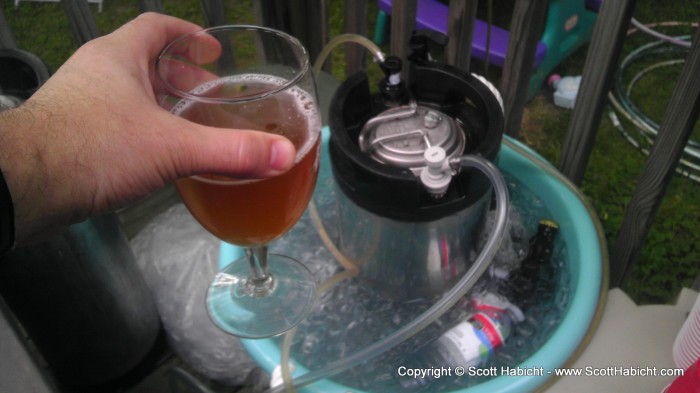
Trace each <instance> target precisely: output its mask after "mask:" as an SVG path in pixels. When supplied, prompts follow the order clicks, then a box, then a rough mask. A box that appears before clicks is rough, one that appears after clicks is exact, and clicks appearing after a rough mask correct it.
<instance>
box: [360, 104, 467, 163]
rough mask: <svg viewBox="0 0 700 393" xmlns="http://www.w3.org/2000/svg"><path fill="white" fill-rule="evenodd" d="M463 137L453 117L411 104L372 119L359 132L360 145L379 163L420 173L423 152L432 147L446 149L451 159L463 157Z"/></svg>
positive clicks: (363, 150) (389, 110) (387, 111)
mask: <svg viewBox="0 0 700 393" xmlns="http://www.w3.org/2000/svg"><path fill="white" fill-rule="evenodd" d="M464 134H465V133H464V132H463V131H462V129H461V128H460V126H459V125H458V124H457V123H456V122H455V120H454V119H452V118H451V117H450V116H448V115H446V114H444V113H443V112H441V111H439V110H437V109H433V108H429V107H425V106H419V105H416V103H415V102H411V104H410V105H404V106H400V107H396V108H391V109H388V110H386V111H384V112H382V113H380V114H379V115H377V116H376V117H374V118H372V119H370V120H369V121H368V122H367V123H366V124H365V125H364V127H363V128H362V130H361V131H360V136H359V145H360V149H361V150H362V152H364V153H365V154H368V155H369V156H370V157H372V158H373V159H374V160H376V161H379V162H381V163H384V164H389V165H393V166H397V167H400V168H409V169H411V170H412V171H413V172H414V173H416V174H418V173H419V172H420V169H421V168H423V167H425V160H424V153H425V151H426V150H427V149H429V148H431V147H435V146H439V147H441V148H443V149H444V150H445V153H446V154H447V157H448V158H451V157H454V156H456V155H459V154H462V152H463V151H464V146H465V143H466V142H465V136H464Z"/></svg>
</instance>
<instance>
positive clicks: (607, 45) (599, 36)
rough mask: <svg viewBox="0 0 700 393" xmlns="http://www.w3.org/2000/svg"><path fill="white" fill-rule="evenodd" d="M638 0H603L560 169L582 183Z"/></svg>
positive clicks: (565, 141)
mask: <svg viewBox="0 0 700 393" xmlns="http://www.w3.org/2000/svg"><path fill="white" fill-rule="evenodd" d="M634 4H635V1H634V0H616V1H603V5H602V7H601V9H600V12H599V13H598V19H597V20H596V23H595V26H594V27H593V35H592V37H591V43H590V46H589V48H588V54H587V55H586V61H585V63H584V65H583V75H582V78H581V86H580V88H579V91H578V96H577V98H576V105H575V106H574V110H573V113H572V114H571V121H570V122H569V128H568V130H567V133H566V137H565V139H564V146H563V148H562V156H561V161H560V163H559V169H560V170H561V172H562V173H563V174H564V175H566V176H567V177H568V178H569V179H570V180H571V181H572V182H573V183H574V184H577V185H579V184H581V181H582V180H583V174H584V172H585V171H586V166H588V159H589V157H590V155H591V150H592V149H593V142H594V141H595V136H596V133H597V131H598V126H599V125H600V116H601V114H602V111H603V107H604V106H605V105H606V102H607V99H606V97H607V94H608V91H609V90H610V85H611V83H612V79H613V75H614V72H615V70H616V69H617V66H618V63H619V60H620V53H621V51H622V43H623V42H624V39H625V36H626V33H627V27H628V25H629V21H630V19H631V17H632V11H634Z"/></svg>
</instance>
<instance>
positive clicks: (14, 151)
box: [0, 102, 70, 244]
mask: <svg viewBox="0 0 700 393" xmlns="http://www.w3.org/2000/svg"><path fill="white" fill-rule="evenodd" d="M37 105H40V104H37V103H33V102H27V103H25V104H24V105H22V106H20V107H19V108H16V109H13V110H10V111H5V112H2V113H0V168H2V172H3V175H4V177H5V182H6V184H7V188H8V191H9V195H10V197H11V201H12V207H13V209H12V210H13V217H12V218H11V221H12V222H13V225H14V233H15V239H16V242H17V243H19V244H22V243H26V242H27V241H28V240H31V238H32V237H34V236H36V235H38V234H41V233H44V232H50V231H51V230H52V228H51V225H47V224H50V223H56V224H59V223H63V222H67V221H68V217H63V216H65V215H66V214H68V213H67V209H66V208H65V206H60V203H61V202H60V201H65V200H66V197H68V198H70V196H69V195H61V194H67V193H69V191H68V190H61V188H60V184H61V183H62V179H61V178H60V176H61V175H60V174H61V173H65V172H64V171H63V170H60V171H59V170H57V169H58V168H56V165H57V164H56V163H54V162H53V161H55V159H54V157H53V155H51V154H50V151H51V149H49V148H47V147H49V146H50V145H51V144H56V141H53V142H52V136H51V135H50V134H51V131H50V129H47V126H48V125H51V126H52V127H60V126H62V124H61V123H62V122H61V121H60V119H51V117H52V115H51V112H50V111H48V110H39V109H40V108H36V106H37ZM41 109H43V108H41ZM54 148H59V149H60V146H54ZM52 173H53V174H55V175H52ZM3 214H7V212H4V213H3Z"/></svg>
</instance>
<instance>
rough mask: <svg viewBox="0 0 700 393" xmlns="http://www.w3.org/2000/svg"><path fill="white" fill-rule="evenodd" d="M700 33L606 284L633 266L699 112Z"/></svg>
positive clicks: (634, 199)
mask: <svg viewBox="0 0 700 393" xmlns="http://www.w3.org/2000/svg"><path fill="white" fill-rule="evenodd" d="M699 39H700V29H698V30H696V32H695V35H694V37H693V41H692V42H693V44H692V46H691V48H690V53H689V54H688V58H687V59H686V62H685V66H683V71H681V75H680V77H679V78H678V81H677V82H676V87H675V88H674V90H673V94H672V96H671V100H670V101H669V103H668V107H667V109H666V113H665V114H664V118H663V120H662V121H661V125H660V127H659V132H658V134H657V136H656V139H655V141H654V145H653V146H652V148H651V151H650V152H649V157H647V159H646V161H645V162H644V167H643V169H642V175H641V176H640V178H639V182H638V183H637V188H636V189H635V191H634V195H633V196H632V200H631V201H630V203H629V205H628V206H627V209H626V210H625V216H624V219H623V221H622V226H621V228H620V233H619V234H618V236H617V239H616V241H615V245H614V248H613V251H612V258H611V259H610V260H611V263H612V266H611V269H610V273H611V276H610V284H611V285H612V286H613V287H615V286H620V285H622V284H623V283H624V281H625V279H626V278H627V276H628V274H629V272H630V269H631V268H632V266H633V265H634V263H636V261H637V258H638V256H639V251H640V250H641V247H642V245H643V244H644V239H646V236H647V234H648V233H649V228H650V227H651V223H652V221H653V219H654V217H655V216H656V212H657V211H658V209H659V205H661V201H662V199H663V196H664V194H665V193H666V189H667V188H668V184H669V182H670V181H671V178H672V177H673V175H674V174H675V169H676V166H677V165H678V161H679V160H680V158H681V155H682V154H683V149H684V148H685V146H686V144H687V143H688V139H689V138H690V135H691V133H692V132H693V128H694V126H695V123H696V122H697V119H698V112H699V111H700V78H698V75H700V43H699V42H698V40H699Z"/></svg>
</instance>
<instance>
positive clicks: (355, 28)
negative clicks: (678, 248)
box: [0, 0, 700, 287]
mask: <svg viewBox="0 0 700 393" xmlns="http://www.w3.org/2000/svg"><path fill="white" fill-rule="evenodd" d="M367 1H368V0H349V1H346V2H345V7H346V12H345V14H344V15H345V26H344V31H345V32H353V33H361V34H365V33H366V30H367V18H366V17H365V16H366V10H367ZM62 3H63V4H64V7H65V10H66V14H67V15H68V20H69V22H70V26H71V30H72V32H73V36H74V40H75V42H76V44H78V45H82V44H83V43H85V42H87V41H88V40H90V39H92V38H95V37H96V36H97V35H98V34H99V32H98V31H97V28H96V27H95V23H94V21H93V19H92V16H91V13H90V11H89V9H88V4H87V2H86V1H85V0H63V1H62ZM547 3H548V2H547V1H546V0H520V1H516V2H515V6H514V11H513V16H512V20H511V38H510V41H509V44H508V52H507V56H506V63H505V65H504V68H503V75H502V81H501V84H500V91H501V94H502V96H503V99H504V103H505V111H506V114H505V116H506V130H505V131H506V133H507V134H509V135H511V136H513V137H516V138H517V137H518V133H519V129H520V124H521V121H522V116H523V109H524V107H525V104H526V100H527V85H528V81H529V78H530V74H531V72H532V63H533V59H534V53H535V49H536V46H537V39H538V36H537V35H538V34H539V33H540V32H539V31H538V28H537V27H538V26H540V25H542V21H543V20H544V18H545V14H546V8H547ZM202 4H203V10H204V13H205V21H206V23H207V24H209V25H217V24H224V23H226V20H224V15H225V13H224V12H223V7H224V2H223V0H202ZM254 4H255V7H256V9H255V11H256V15H257V18H258V19H257V21H258V23H259V24H262V25H266V26H270V27H274V28H278V29H281V30H285V31H287V32H289V33H291V34H292V35H295V36H297V37H299V38H300V40H302V42H303V43H304V44H305V45H306V46H307V48H308V50H309V52H310V54H311V56H312V57H314V56H316V55H317V54H318V53H319V52H320V51H321V49H322V48H323V46H324V45H325V43H326V42H327V41H328V40H329V28H328V9H327V2H326V1H324V0H289V1H282V0H260V1H255V2H254ZM476 5H477V1H476V0H452V1H450V5H449V7H450V8H449V10H450V12H449V22H448V35H449V36H450V38H451V40H450V42H449V44H448V46H447V53H446V58H447V60H448V62H450V63H451V64H453V65H455V66H457V67H459V68H461V69H463V70H465V71H468V68H469V57H470V45H467V44H466V43H468V42H471V38H472V37H473V26H474V20H475V16H476ZM634 5H635V1H634V0H618V1H604V2H603V3H602V8H601V9H600V11H599V15H598V18H597V22H596V25H595V28H594V31H593V36H592V38H591V42H590V47H589V50H588V55H587V58H586V62H585V64H584V68H583V78H582V83H581V86H580V90H579V94H578V98H577V103H576V106H575V108H574V110H573V113H572V117H571V122H570V124H569V127H568V130H567V133H566V137H565V140H564V144H563V150H562V154H561V161H560V162H559V169H560V170H561V171H562V173H564V175H566V176H567V177H568V178H569V179H571V181H572V182H573V183H575V184H580V183H581V181H582V179H583V175H584V173H585V171H586V167H587V166H588V160H589V157H590V154H591V150H592V148H593V143H594V141H595V136H596V132H597V130H598V127H599V124H600V121H601V114H602V111H603V107H604V106H605V105H606V102H607V101H606V100H607V99H606V96H607V93H608V91H609V89H610V86H611V82H612V77H613V72H614V70H615V68H616V67H617V64H618V61H619V59H620V53H621V48H622V42H623V40H624V38H625V32H626V30H627V27H628V25H629V23H630V19H631V16H632V12H633V10H634ZM138 6H139V9H140V11H155V12H162V6H161V3H160V1H159V0H138ZM416 10H417V0H401V1H395V2H394V4H393V11H392V18H391V53H392V54H395V55H398V56H401V57H405V55H406V54H407V50H408V49H407V47H408V46H407V42H408V39H409V36H410V32H411V31H412V30H414V28H415V18H416ZM0 12H1V10H0ZM697 41H698V33H697V32H696V34H695V37H694V40H693V42H694V43H695V44H694V45H692V46H691V49H690V54H689V57H688V59H687V61H686V64H685V66H684V69H683V71H682V75H681V76H680V78H679V80H678V83H677V87H676V90H675V91H674V93H673V97H672V99H671V101H670V103H669V105H668V109H667V111H666V114H665V116H664V118H663V120H662V122H661V128H660V130H659V133H658V137H657V138H656V142H655V144H654V146H653V148H652V149H651V153H650V155H649V156H648V158H647V159H646V162H645V165H644V168H643V173H642V175H641V176H640V178H639V183H638V186H637V189H636V191H635V193H634V195H633V197H632V200H631V202H630V204H629V206H628V208H627V210H626V213H625V215H624V221H623V223H622V227H621V229H620V232H619V235H618V236H617V238H616V240H615V241H614V242H613V245H612V253H611V259H610V261H611V265H612V266H611V285H612V286H613V287H617V286H620V285H622V283H623V282H624V281H625V278H626V277H627V275H628V273H629V271H630V268H631V267H632V266H633V265H634V263H635V261H636V259H637V258H638V256H639V251H640V249H641V247H642V245H643V244H644V239H645V238H646V236H647V234H648V231H649V227H650V226H651V225H652V222H653V220H654V217H655V214H656V212H657V210H658V208H659V205H660V203H661V201H662V199H663V197H664V194H665V192H666V189H667V187H668V184H669V181H670V179H671V177H672V175H673V172H674V169H675V167H676V165H677V164H678V162H679V159H680V157H681V154H682V152H683V147H684V146H685V145H686V144H687V142H688V140H689V138H690V134H691V132H692V129H693V126H694V124H695V122H696V121H697V117H698V111H699V109H700V78H698V77H697V75H700V49H699V48H698V45H697ZM0 45H3V46H14V45H15V44H14V40H13V38H12V34H11V32H10V31H9V30H8V29H7V23H4V16H3V15H2V14H1V13H0ZM363 56H364V54H363V51H362V50H360V49H355V48H350V47H349V48H348V50H347V51H346V67H347V72H348V73H352V72H354V71H356V70H358V69H359V68H360V67H361V66H362V58H363Z"/></svg>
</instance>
